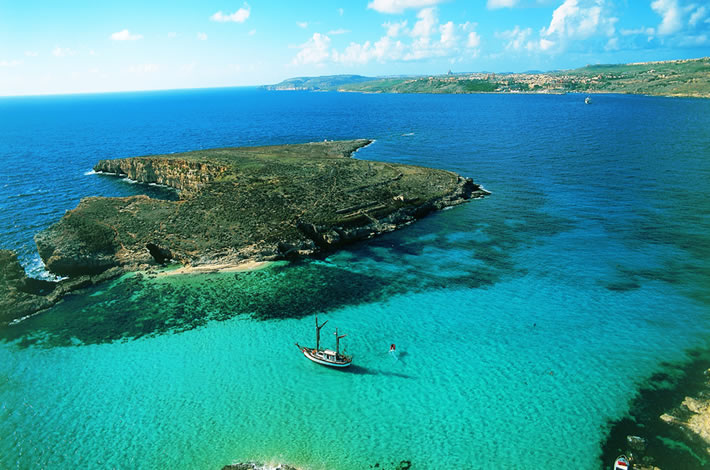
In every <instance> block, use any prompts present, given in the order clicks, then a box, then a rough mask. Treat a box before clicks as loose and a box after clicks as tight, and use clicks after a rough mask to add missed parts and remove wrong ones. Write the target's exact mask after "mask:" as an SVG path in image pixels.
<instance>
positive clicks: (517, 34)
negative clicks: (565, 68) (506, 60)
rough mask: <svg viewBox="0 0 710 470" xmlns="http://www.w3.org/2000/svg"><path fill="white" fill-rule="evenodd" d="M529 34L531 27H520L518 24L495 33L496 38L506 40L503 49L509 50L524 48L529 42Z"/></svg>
mask: <svg viewBox="0 0 710 470" xmlns="http://www.w3.org/2000/svg"><path fill="white" fill-rule="evenodd" d="M530 35H532V28H525V29H520V26H518V25H516V26H515V28H513V29H511V30H508V31H503V32H501V33H496V37H497V38H499V39H503V40H504V41H506V43H505V49H506V50H509V51H519V50H522V49H524V48H526V45H527V44H528V43H529V42H530V41H529V38H530ZM530 44H532V43H530ZM528 48H529V47H528Z"/></svg>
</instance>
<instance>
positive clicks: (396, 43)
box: [0, 0, 710, 95]
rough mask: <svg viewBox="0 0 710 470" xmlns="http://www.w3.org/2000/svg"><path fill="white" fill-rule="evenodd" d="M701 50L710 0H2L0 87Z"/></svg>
mask: <svg viewBox="0 0 710 470" xmlns="http://www.w3.org/2000/svg"><path fill="white" fill-rule="evenodd" d="M708 55H710V4H708V2H707V0H641V1H637V0H634V1H631V0H616V1H612V0H487V1H486V0H480V1H474V0H467V1H463V0H347V1H346V0H335V1H333V0H329V1H326V0H312V1H307V2H293V1H277V0H264V1H261V0H259V1H257V0H251V1H248V2H244V1H227V0H216V1H213V0H203V1H201V2H188V1H180V0H171V1H162V0H160V1H150V2H146V1H134V0H127V1H123V2H120V3H118V2H115V3H114V2H101V1H76V0H64V1H61V2H59V1H34V0H24V1H17V0H13V1H6V0H0V95H23V94H46V93H82V92H101V91H120V90H151V89H170V88H196V87H219V86H242V85H261V84H268V83H276V82H278V81H281V80H283V79H285V78H289V77H295V76H313V75H330V74H341V73H347V74H361V75H371V76H375V75H398V74H439V73H445V72H446V71H448V70H449V69H451V70H453V71H455V72H476V71H492V72H522V71H527V70H553V69H565V68H576V67H579V66H583V65H586V64H594V63H622V62H640V61H653V60H668V59H684V58H694V57H703V56H708Z"/></svg>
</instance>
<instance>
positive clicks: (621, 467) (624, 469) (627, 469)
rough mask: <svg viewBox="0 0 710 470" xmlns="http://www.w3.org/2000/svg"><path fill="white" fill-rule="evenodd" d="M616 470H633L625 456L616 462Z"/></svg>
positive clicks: (621, 456) (618, 458) (619, 457)
mask: <svg viewBox="0 0 710 470" xmlns="http://www.w3.org/2000/svg"><path fill="white" fill-rule="evenodd" d="M614 470H631V462H629V459H627V458H626V456H625V455H620V456H618V457H617V458H616V460H615V461H614Z"/></svg>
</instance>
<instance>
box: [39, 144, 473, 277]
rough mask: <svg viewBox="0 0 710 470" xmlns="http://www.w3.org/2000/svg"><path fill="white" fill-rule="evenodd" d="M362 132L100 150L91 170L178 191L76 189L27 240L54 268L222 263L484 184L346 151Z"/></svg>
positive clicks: (364, 233) (318, 239) (70, 272)
mask: <svg viewBox="0 0 710 470" xmlns="http://www.w3.org/2000/svg"><path fill="white" fill-rule="evenodd" d="M369 143H370V141H368V140H356V141H342V142H320V143H311V144H301V145H285V146H274V147H251V148H235V149H215V150H206V151H198V152H189V153H184V154H174V155H161V156H154V157H138V158H134V159H130V158H129V159H119V160H102V161H101V162H99V163H98V164H97V165H96V167H95V170H97V171H103V172H107V173H115V174H119V175H126V176H128V177H129V178H132V179H135V180H137V181H141V182H150V183H160V184H165V185H168V186H171V187H173V188H176V189H179V190H180V191H181V200H180V201H160V200H154V199H150V198H148V197H145V196H137V197H129V198H87V199H84V200H82V201H81V203H80V204H79V206H78V207H77V208H76V209H74V210H73V211H70V212H68V213H67V214H66V215H65V216H64V217H63V218H62V219H61V220H60V221H59V222H57V223H56V224H55V225H53V226H52V227H50V228H49V229H47V230H46V231H44V232H42V233H39V234H38V235H37V236H36V237H35V240H36V242H37V246H38V249H39V252H40V255H41V257H42V259H43V261H44V262H45V264H46V266H47V268H48V269H49V270H50V271H52V272H54V273H57V274H61V275H65V276H79V275H85V274H93V275H95V274H98V273H101V272H103V271H105V270H107V269H109V268H113V267H116V266H119V267H122V268H124V269H136V268H137V267H139V266H141V265H146V264H151V263H152V264H155V263H156V262H165V261H167V260H171V259H172V260H175V261H178V262H181V263H183V264H191V265H200V264H217V263H219V264H224V263H236V262H239V261H241V260H244V259H247V258H248V259H254V260H274V259H281V258H288V257H292V256H303V255H309V254H313V253H316V252H318V251H321V250H330V249H334V248H337V247H340V246H342V245H345V244H347V243H352V242H354V241H357V240H362V239H366V238H370V237H373V236H376V235H378V234H381V233H385V232H390V231H392V230H395V229H397V228H399V227H401V226H403V225H406V224H409V223H411V222H412V221H414V220H416V219H417V218H420V217H422V216H424V215H426V214H428V213H429V212H431V211H433V210H437V209H442V208H444V207H447V206H451V205H455V204H459V203H461V202H463V201H465V200H468V199H470V198H472V197H481V196H483V195H485V194H487V193H486V192H485V191H484V190H483V189H482V188H480V187H479V186H478V185H476V184H474V183H473V181H472V180H471V179H469V178H463V177H460V176H459V175H456V174H454V173H451V172H448V171H443V170H434V169H429V168H422V167H414V166H408V165H397V164H389V163H381V162H368V161H364V160H355V159H352V158H347V156H349V155H350V154H352V153H353V152H354V151H355V150H357V149H359V148H361V147H363V146H365V145H368V144H369Z"/></svg>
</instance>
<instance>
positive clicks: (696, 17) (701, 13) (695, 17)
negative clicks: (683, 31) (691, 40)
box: [688, 7, 710, 26]
mask: <svg viewBox="0 0 710 470" xmlns="http://www.w3.org/2000/svg"><path fill="white" fill-rule="evenodd" d="M705 15H707V9H706V8H705V7H700V8H698V9H697V10H695V12H694V13H693V14H692V15H690V20H689V21H688V24H689V25H690V26H695V25H696V24H698V22H699V21H700V20H702V19H703V18H705ZM708 20H710V18H709V19H708ZM708 20H705V22H706V23H707V22H708Z"/></svg>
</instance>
